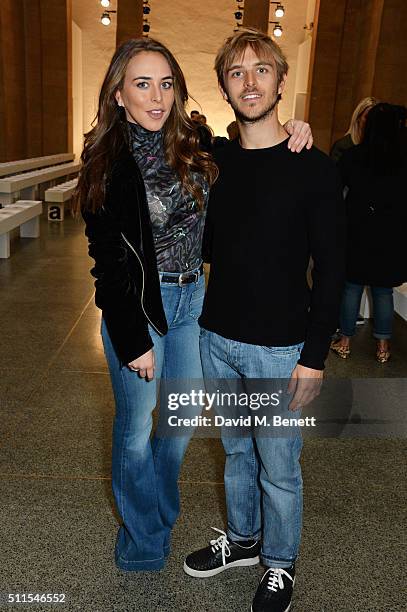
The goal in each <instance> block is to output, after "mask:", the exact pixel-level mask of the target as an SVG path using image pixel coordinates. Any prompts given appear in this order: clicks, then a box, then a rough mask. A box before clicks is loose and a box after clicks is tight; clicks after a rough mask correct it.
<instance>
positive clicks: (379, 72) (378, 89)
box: [373, 0, 407, 105]
mask: <svg viewBox="0 0 407 612" xmlns="http://www.w3.org/2000/svg"><path fill="white" fill-rule="evenodd" d="M406 32H407V2H406V0H386V1H385V3H384V7H383V16H382V24H381V32H380V39H379V45H378V50H377V59H376V71H375V75H374V83H373V95H375V96H377V97H378V98H379V99H381V100H383V101H385V102H392V103H394V104H405V105H407V43H406Z"/></svg>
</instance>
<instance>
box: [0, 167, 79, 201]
mask: <svg viewBox="0 0 407 612" xmlns="http://www.w3.org/2000/svg"><path fill="white" fill-rule="evenodd" d="M80 167H81V165H80V163H78V162H69V163H67V164H60V165H58V166H51V167H49V168H42V169H41V170H33V171H32V172H23V173H22V174H16V175H14V176H7V177H5V178H0V203H1V204H4V205H8V204H13V203H14V202H15V201H16V200H18V199H23V200H36V199H37V189H38V187H39V186H40V185H42V184H44V183H48V182H50V181H53V180H55V179H58V178H61V177H69V176H71V175H74V174H77V173H78V172H79V169H80Z"/></svg>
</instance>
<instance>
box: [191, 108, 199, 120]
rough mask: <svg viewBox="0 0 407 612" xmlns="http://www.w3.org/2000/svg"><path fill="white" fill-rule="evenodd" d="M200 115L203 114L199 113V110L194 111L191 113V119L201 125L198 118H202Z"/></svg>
mask: <svg viewBox="0 0 407 612" xmlns="http://www.w3.org/2000/svg"><path fill="white" fill-rule="evenodd" d="M200 114H201V113H200V112H199V111H197V110H192V111H191V112H190V117H191V119H192V121H194V122H196V123H199V119H198V117H199V116H200Z"/></svg>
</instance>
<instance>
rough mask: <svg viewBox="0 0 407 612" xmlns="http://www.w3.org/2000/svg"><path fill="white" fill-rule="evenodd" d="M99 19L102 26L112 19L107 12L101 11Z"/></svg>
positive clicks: (108, 23) (107, 24)
mask: <svg viewBox="0 0 407 612" xmlns="http://www.w3.org/2000/svg"><path fill="white" fill-rule="evenodd" d="M100 21H101V22H102V23H103V25H104V26H109V25H110V23H111V21H112V20H111V19H110V15H109V13H103V15H102V17H101V18H100Z"/></svg>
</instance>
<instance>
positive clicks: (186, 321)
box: [102, 276, 205, 571]
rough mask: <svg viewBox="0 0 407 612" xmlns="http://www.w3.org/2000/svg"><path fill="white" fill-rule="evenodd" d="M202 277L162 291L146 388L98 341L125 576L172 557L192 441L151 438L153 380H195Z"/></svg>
mask: <svg viewBox="0 0 407 612" xmlns="http://www.w3.org/2000/svg"><path fill="white" fill-rule="evenodd" d="M204 292H205V284H204V277H203V276H201V277H200V278H199V280H198V281H197V282H193V283H190V284H187V285H184V286H181V287H180V286H178V285H177V284H172V283H161V295H162V300H163V305H164V309H165V314H166V317H167V322H168V328H169V329H168V333H167V335H166V336H163V337H160V336H159V335H158V334H157V333H156V332H155V331H154V330H153V329H152V328H150V334H151V337H152V339H153V342H154V352H155V363H156V370H155V378H154V380H152V381H150V382H146V381H145V380H144V379H143V378H140V377H139V375H138V374H137V373H136V372H133V371H131V370H130V369H129V368H128V367H127V366H121V365H120V362H119V359H118V358H117V355H116V353H115V350H114V348H113V345H112V343H111V340H110V338H109V334H108V332H107V329H106V325H105V323H104V322H103V321H102V339H103V344H104V349H105V354H106V358H107V362H108V366H109V371H110V377H111V381H112V387H113V393H114V397H115V404H116V413H115V417H114V423H113V450H112V487H113V493H114V498H115V501H116V505H117V509H118V512H119V514H120V516H121V519H122V525H121V526H120V528H119V532H118V536H117V541H116V548H115V559H116V564H117V566H118V567H119V568H121V569H124V570H131V571H145V570H159V569H161V568H162V567H163V566H164V562H165V559H166V557H167V556H168V554H169V551H170V535H171V529H172V527H173V525H174V523H175V521H176V519H177V516H178V514H179V508H180V503H179V491H178V475H179V471H180V467H181V463H182V459H183V456H184V453H185V450H186V447H187V445H188V442H189V439H190V436H186V435H183V436H180V437H166V438H158V437H157V436H156V435H155V434H153V435H151V434H152V425H153V420H152V412H153V410H154V408H155V406H156V403H157V392H158V384H159V382H157V380H158V379H160V378H170V379H178V378H182V379H189V378H192V379H200V378H201V377H202V368H201V360H200V355H199V326H198V322H197V320H198V317H199V315H200V314H201V310H202V303H203V298H204Z"/></svg>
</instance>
